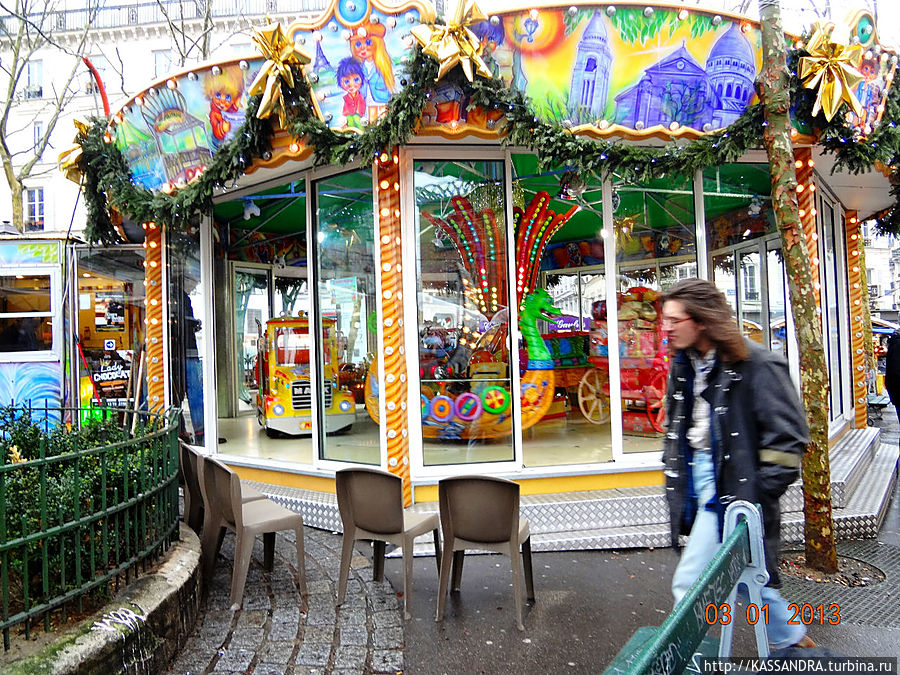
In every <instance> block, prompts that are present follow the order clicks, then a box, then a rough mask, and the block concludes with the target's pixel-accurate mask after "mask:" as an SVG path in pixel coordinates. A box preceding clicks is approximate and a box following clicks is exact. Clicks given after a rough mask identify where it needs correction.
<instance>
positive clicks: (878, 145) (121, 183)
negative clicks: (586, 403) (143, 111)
mask: <svg viewBox="0 0 900 675" xmlns="http://www.w3.org/2000/svg"><path fill="white" fill-rule="evenodd" d="M804 54H805V52H803V51H798V50H791V51H790V53H789V58H788V62H789V63H788V65H789V66H790V69H791V72H792V73H796V72H797V69H796V64H797V60H798V59H799V57H800V56H802V55H804ZM437 72H438V64H437V62H436V61H434V60H433V59H431V58H430V57H426V56H424V55H423V53H422V50H421V48H420V47H417V48H416V50H415V51H414V53H413V54H412V55H411V57H410V62H409V65H408V67H407V73H406V75H405V78H404V81H403V84H404V88H403V90H402V91H401V92H400V93H399V94H398V95H396V96H394V97H393V98H392V99H391V100H390V102H389V103H388V107H387V112H386V114H385V115H384V116H383V117H382V118H381V120H380V121H379V122H378V123H377V124H376V125H374V126H372V127H369V128H368V129H366V131H365V132H364V133H362V134H357V133H351V132H336V131H334V130H332V129H330V128H329V127H328V126H327V125H326V124H325V123H324V122H322V121H321V120H320V119H318V117H317V116H316V115H315V114H314V112H313V108H312V106H311V105H310V103H309V102H310V100H311V95H312V92H311V91H310V89H309V85H308V84H307V82H306V79H305V78H304V77H303V75H302V74H301V73H300V72H299V70H296V71H295V77H294V81H295V86H294V87H292V88H289V87H285V88H284V90H283V92H284V97H285V100H286V103H287V105H288V125H287V126H288V129H287V131H288V132H289V133H290V134H291V136H293V137H294V138H297V139H301V138H302V139H305V143H307V144H308V145H311V146H312V147H313V148H314V152H315V155H314V162H315V164H316V165H317V166H321V165H339V166H340V165H344V164H348V163H351V162H354V161H356V160H359V159H372V158H374V157H376V156H377V155H379V154H380V153H382V152H384V151H385V150H387V149H390V148H392V147H394V146H398V145H404V144H406V143H407V142H408V141H409V140H410V139H411V138H412V137H413V135H414V134H415V132H416V130H417V129H418V126H419V121H420V116H421V111H422V109H423V107H424V106H425V104H426V102H427V100H428V99H429V98H430V97H431V96H432V95H433V92H434V86H435V78H436V76H437ZM444 81H445V82H448V81H449V82H452V83H454V84H456V85H458V86H459V87H460V88H461V89H462V90H463V91H464V92H465V94H466V96H467V97H468V100H469V104H468V106H469V109H472V108H475V107H482V108H484V109H486V110H499V111H502V112H503V114H504V118H505V125H504V127H503V132H504V136H503V137H502V142H503V143H505V144H507V145H511V146H517V147H526V148H529V149H531V150H534V151H535V152H536V153H537V155H538V157H539V160H540V162H541V165H542V166H543V167H563V166H565V167H568V168H571V169H576V170H578V171H580V172H589V173H592V174H594V175H595V176H597V177H600V176H602V175H613V174H615V175H616V176H618V177H619V178H621V179H623V180H626V181H629V182H641V181H647V180H649V179H652V178H660V177H663V176H666V175H676V174H677V175H682V176H692V175H693V174H694V173H695V172H696V171H698V170H701V169H703V168H706V167H710V166H719V165H722V164H726V163H729V162H734V161H736V160H738V159H739V158H740V157H741V155H742V154H743V153H744V152H745V151H746V150H748V149H750V148H754V147H760V141H761V134H760V129H761V128H762V126H763V125H764V124H765V121H764V117H763V106H762V105H761V104H757V105H754V106H751V107H749V108H748V109H747V110H746V111H745V112H744V114H743V115H742V116H741V117H740V118H739V119H738V120H736V121H735V122H734V123H733V124H731V125H730V126H729V127H728V128H727V129H724V130H722V131H719V132H717V133H713V134H707V135H704V136H702V137H700V138H698V139H696V140H693V141H688V142H673V143H670V144H668V145H667V146H666V147H662V148H660V147H647V146H642V145H639V144H629V143H622V142H614V141H608V140H603V139H601V140H594V139H589V138H583V137H579V136H575V135H573V134H572V133H571V132H570V131H569V130H568V129H566V128H564V127H563V126H562V125H560V124H557V123H548V122H543V121H541V120H539V119H538V118H537V116H535V114H534V110H533V109H532V107H531V105H530V104H529V102H528V99H527V98H526V97H525V95H524V94H523V93H522V92H521V91H518V90H516V89H511V88H508V87H506V85H504V84H503V83H502V82H501V81H499V80H497V79H486V78H481V77H478V76H476V77H475V81H474V83H470V82H468V80H466V79H465V77H464V76H463V74H462V70H461V69H460V68H456V69H454V70H453V71H451V72H450V73H449V74H448V75H447V76H446V77H445V78H444ZM791 89H792V91H791V101H792V102H793V103H794V119H795V120H797V121H799V122H800V124H801V125H803V126H806V127H808V128H814V129H816V130H817V131H818V132H819V140H818V143H819V144H820V145H821V146H822V147H823V148H824V149H825V150H826V151H827V152H830V153H833V154H834V155H835V156H836V165H835V169H838V168H840V169H844V170H847V171H850V172H851V173H860V172H863V171H868V170H871V168H872V167H873V165H874V163H875V162H876V161H880V162H882V163H883V164H884V165H885V166H888V167H894V165H895V164H897V163H898V161H900V130H898V128H897V126H896V124H895V122H894V120H897V119H900V87H896V86H895V87H892V88H891V91H890V95H889V97H888V100H887V104H886V109H885V113H884V120H885V121H884V122H883V123H882V124H881V125H880V126H879V127H878V129H877V130H876V131H875V132H874V133H872V134H871V136H869V138H868V139H866V140H865V141H860V140H859V139H858V137H857V135H856V132H855V131H854V130H853V129H852V128H851V127H850V126H849V125H848V124H847V122H846V120H845V119H844V116H843V115H836V116H835V117H834V119H833V120H832V121H831V122H827V121H826V120H825V119H824V116H823V115H821V113H820V114H819V116H817V117H816V118H812V117H811V115H810V113H811V110H812V102H813V99H814V92H812V91H811V90H809V89H805V88H804V87H803V86H802V85H801V83H800V82H799V81H798V79H797V77H796V75H795V76H794V77H793V78H792V82H791ZM259 100H260V97H259V96H255V97H252V98H251V99H250V101H249V103H248V105H247V112H246V120H245V122H244V124H243V126H242V127H241V128H240V129H239V130H238V132H237V133H236V134H235V135H234V137H233V138H232V139H231V140H230V141H229V142H228V143H226V144H225V145H224V146H222V147H221V148H220V149H219V150H218V151H217V152H216V154H215V156H214V157H213V160H212V162H211V163H210V164H209V165H208V166H207V168H206V170H205V171H204V172H203V174H202V175H201V177H200V178H199V179H198V180H196V181H194V182H193V183H191V184H189V185H188V186H186V187H185V188H183V189H180V190H177V191H175V192H174V193H172V194H164V193H162V192H153V191H150V190H146V189H144V188H143V187H140V186H138V185H135V184H134V182H133V181H132V180H131V174H130V171H129V169H128V166H127V163H126V162H125V158H124V157H123V156H122V153H121V152H120V151H119V149H118V148H117V147H116V145H115V143H107V142H106V141H105V139H104V135H105V134H106V133H107V128H108V127H107V125H108V121H107V120H106V119H105V118H94V119H93V120H92V127H91V129H90V130H89V132H88V133H87V134H86V135H84V136H80V137H79V142H80V143H81V145H82V149H83V155H82V161H83V165H82V166H83V167H84V168H85V172H84V173H85V179H84V184H83V189H84V195H85V201H86V202H87V209H88V224H87V227H86V229H85V236H86V237H87V239H88V240H89V241H91V242H101V243H103V244H107V245H110V244H114V243H117V242H118V241H119V235H118V233H117V232H116V230H115V228H114V227H113V224H112V222H111V220H110V216H109V207H114V208H115V209H117V210H118V211H119V212H121V213H124V214H128V215H129V217H131V218H133V219H134V220H135V221H137V222H144V221H158V222H161V223H165V224H166V225H167V226H168V227H170V228H174V229H175V230H178V231H184V230H185V229H186V228H187V225H188V223H189V221H190V220H191V218H192V217H194V216H196V214H198V213H203V212H208V211H210V210H211V209H212V206H213V196H214V194H216V193H217V192H218V191H220V190H222V189H227V188H228V187H229V186H231V185H233V184H234V182H235V181H236V180H237V179H238V178H239V177H240V176H241V175H242V174H243V173H244V172H245V170H246V169H247V167H249V166H250V165H251V164H252V163H253V161H254V160H255V159H256V158H268V157H269V156H271V138H272V126H271V124H270V122H269V121H268V120H259V119H257V118H256V111H257V109H258V107H259ZM896 177H897V172H896V169H893V168H892V179H894V178H896ZM891 194H892V196H893V197H894V199H895V205H894V206H893V207H892V208H891V209H889V210H888V211H887V212H886V213H885V214H883V215H882V216H881V217H880V219H879V220H878V228H879V229H880V230H881V231H882V232H884V233H893V234H897V233H900V183H898V182H894V183H893V185H892V188H891Z"/></svg>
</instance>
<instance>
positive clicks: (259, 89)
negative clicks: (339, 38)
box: [249, 23, 311, 128]
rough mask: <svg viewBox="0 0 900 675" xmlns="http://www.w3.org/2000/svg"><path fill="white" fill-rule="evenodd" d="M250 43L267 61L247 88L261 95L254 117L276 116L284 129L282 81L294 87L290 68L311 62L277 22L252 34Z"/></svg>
mask: <svg viewBox="0 0 900 675" xmlns="http://www.w3.org/2000/svg"><path fill="white" fill-rule="evenodd" d="M253 41H254V42H255V43H256V46H257V47H259V51H260V52H261V53H262V55H263V56H264V57H265V58H266V59H267V60H266V62H265V63H264V64H263V65H262V68H260V69H259V74H258V75H257V76H256V79H254V80H253V84H251V85H250V89H249V94H250V95H251V96H256V95H257V94H262V95H263V97H262V100H260V102H259V110H257V112H256V116H257V117H258V118H259V119H264V118H266V117H269V116H270V115H272V114H273V113H274V114H276V115H278V123H279V124H280V125H281V127H282V128H284V127H285V126H286V125H287V108H286V106H285V103H284V96H283V95H282V93H281V84H282V82H283V83H284V84H286V85H287V86H288V87H293V86H294V74H293V72H292V71H291V65H293V64H297V65H301V66H304V65H306V64H307V63H309V62H310V61H311V59H310V57H309V55H308V54H306V53H305V52H304V51H302V50H300V49H298V48H297V47H296V46H295V45H294V42H293V41H292V40H291V39H289V38H288V36H287V35H285V33H284V30H282V28H281V24H280V23H270V24H269V25H268V26H266V27H265V28H263V29H261V30H255V31H253Z"/></svg>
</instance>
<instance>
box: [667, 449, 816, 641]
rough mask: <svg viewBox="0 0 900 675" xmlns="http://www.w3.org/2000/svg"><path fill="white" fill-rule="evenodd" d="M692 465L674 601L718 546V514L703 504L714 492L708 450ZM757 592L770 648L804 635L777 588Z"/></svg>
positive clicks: (742, 595) (742, 592)
mask: <svg viewBox="0 0 900 675" xmlns="http://www.w3.org/2000/svg"><path fill="white" fill-rule="evenodd" d="M693 469H694V492H695V493H696V494H697V495H698V504H699V508H698V510H697V517H696V519H695V520H694V525H693V527H692V528H691V536H690V537H689V538H688V543H687V546H685V547H684V550H683V551H682V553H681V560H680V561H679V563H678V567H676V568H675V574H674V575H673V577H672V595H674V596H675V603H676V604H677V603H678V602H679V601H680V600H681V598H683V597H684V595H685V594H686V593H687V592H688V589H689V588H690V587H691V586H692V585H693V584H694V582H695V581H696V580H697V579H699V578H700V573H701V572H702V571H703V568H704V567H706V565H707V563H709V561H710V560H712V558H713V556H714V555H715V554H716V551H717V550H718V549H719V546H721V545H722V541H721V539H720V537H719V518H718V516H717V515H716V513H715V512H714V511H710V510H709V509H706V508H704V506H705V505H706V504H707V503H708V502H709V501H710V500H711V499H712V498H713V497H714V496H715V492H716V486H715V469H714V467H713V462H712V455H711V453H709V452H696V453H694V466H693ZM761 594H762V602H763V604H768V605H769V622H768V623H767V624H766V631H767V634H768V637H769V644H770V645H771V647H772V650H773V651H774V650H776V649H781V648H782V647H790V646H791V645H794V644H797V643H798V642H800V640H802V639H803V636H804V635H806V628H805V627H804V626H802V625H797V626H794V625H789V624H788V620H789V619H790V618H791V614H792V613H791V612H790V611H789V610H788V606H787V605H788V604H787V600H785V599H784V598H783V597H782V596H781V593H779V592H778V590H777V589H775V588H770V587H769V586H766V587H765V588H763V589H762V593H761ZM739 596H740V598H741V601H742V602H744V603H745V605H746V603H747V602H748V597H747V593H746V591H745V590H744V587H743V586H741V587H740V592H739ZM732 616H735V613H734V612H732Z"/></svg>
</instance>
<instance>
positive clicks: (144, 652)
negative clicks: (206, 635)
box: [2, 523, 200, 675]
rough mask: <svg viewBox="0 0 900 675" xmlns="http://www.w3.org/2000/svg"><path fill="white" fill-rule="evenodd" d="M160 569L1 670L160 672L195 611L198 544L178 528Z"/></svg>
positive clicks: (24, 674) (90, 674)
mask: <svg viewBox="0 0 900 675" xmlns="http://www.w3.org/2000/svg"><path fill="white" fill-rule="evenodd" d="M179 526H180V531H179V540H178V541H175V542H173V544H172V546H171V547H170V549H169V551H168V553H167V554H165V557H164V559H163V561H162V563H161V564H160V565H159V568H158V569H156V570H155V571H153V572H151V573H147V574H145V575H143V576H141V577H139V578H138V579H136V580H135V581H133V582H132V583H130V584H129V585H128V586H127V587H126V588H124V589H123V590H122V591H121V592H120V593H119V594H118V595H117V596H116V597H115V598H114V599H113V600H112V601H111V602H110V603H108V604H107V605H106V606H104V607H103V608H101V609H100V610H98V611H97V612H96V613H95V614H93V615H92V616H90V617H88V618H87V619H85V620H84V621H82V622H81V623H80V624H78V626H76V627H74V628H72V629H70V630H67V631H65V632H61V633H59V634H58V635H56V636H55V637H54V638H53V639H52V641H51V642H49V643H48V644H46V645H45V646H44V647H42V648H41V649H40V651H38V652H37V653H36V654H33V655H30V656H28V657H26V658H23V659H20V660H17V661H15V662H13V663H9V664H7V665H4V666H3V667H2V669H3V672H4V673H5V674H7V675H19V674H21V675H36V674H37V673H52V674H53V675H69V674H72V675H75V674H76V673H77V674H78V675H106V674H107V673H108V674H110V675H112V674H113V673H123V672H127V673H135V674H138V673H157V672H160V671H162V670H165V668H166V666H167V665H168V664H169V663H170V662H171V660H172V659H173V657H174V656H175V655H176V654H177V653H178V651H179V650H180V649H181V648H182V647H183V646H184V643H185V641H186V640H187V637H188V635H189V634H190V632H191V630H192V629H193V627H194V623H195V622H196V620H197V616H198V614H199V609H200V540H199V539H198V538H197V535H196V534H194V531H193V530H191V529H190V528H189V527H187V526H186V525H184V524H183V523H179Z"/></svg>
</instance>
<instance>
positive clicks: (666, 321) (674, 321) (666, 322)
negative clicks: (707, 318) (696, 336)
mask: <svg viewBox="0 0 900 675" xmlns="http://www.w3.org/2000/svg"><path fill="white" fill-rule="evenodd" d="M691 318H692V317H689V316H682V317H680V318H674V317H671V316H664V317H663V318H662V319H661V321H660V323H662V325H663V327H665V326H677V325H678V324H680V323H683V322H685V321H690V320H691Z"/></svg>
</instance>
